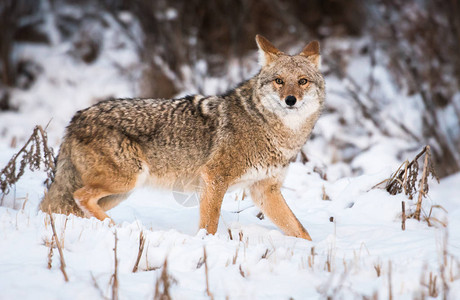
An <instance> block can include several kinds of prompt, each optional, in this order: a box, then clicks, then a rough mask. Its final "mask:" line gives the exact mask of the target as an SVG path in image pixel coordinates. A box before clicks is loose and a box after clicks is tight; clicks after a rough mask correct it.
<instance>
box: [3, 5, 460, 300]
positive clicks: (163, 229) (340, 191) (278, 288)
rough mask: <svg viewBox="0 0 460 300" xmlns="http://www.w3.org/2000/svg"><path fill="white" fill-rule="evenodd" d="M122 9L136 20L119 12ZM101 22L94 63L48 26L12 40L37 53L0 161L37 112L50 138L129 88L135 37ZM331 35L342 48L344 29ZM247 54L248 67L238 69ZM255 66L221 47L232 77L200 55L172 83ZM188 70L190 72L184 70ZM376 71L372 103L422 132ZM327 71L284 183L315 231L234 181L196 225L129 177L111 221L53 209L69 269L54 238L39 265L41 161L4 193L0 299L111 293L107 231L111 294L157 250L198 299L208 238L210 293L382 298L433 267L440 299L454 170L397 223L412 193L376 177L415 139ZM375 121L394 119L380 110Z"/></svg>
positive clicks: (454, 262)
mask: <svg viewBox="0 0 460 300" xmlns="http://www.w3.org/2000/svg"><path fill="white" fill-rule="evenodd" d="M69 13H75V12H74V11H69ZM176 13H177V12H175V11H165V13H164V18H165V19H167V20H172V19H174V18H175V17H176V15H175V14H176ZM121 18H122V19H123V20H124V21H125V22H127V23H129V24H132V23H135V21H134V20H133V19H132V17H131V16H130V15H129V13H127V12H126V13H123V15H122V16H121ZM108 22H109V24H110V26H109V28H110V29H107V30H105V31H103V32H102V36H101V39H102V40H103V43H102V44H103V48H102V49H101V51H102V52H101V55H100V57H99V58H98V59H97V60H96V61H95V62H94V63H92V64H85V63H84V62H81V61H79V60H78V59H76V58H75V57H73V56H72V54H71V53H70V52H69V51H70V49H71V46H70V44H69V43H70V41H67V42H66V41H61V42H60V43H57V41H58V40H59V38H58V37H56V38H55V39H56V43H57V44H56V45H55V46H54V47H44V46H37V45H27V44H25V45H22V46H21V47H19V48H18V49H17V53H16V54H17V55H18V56H20V57H23V58H27V57H33V58H34V60H38V61H40V62H41V63H42V64H41V66H42V67H43V74H42V76H40V77H39V79H38V80H37V82H35V84H34V85H33V86H32V87H31V88H30V89H28V90H19V89H18V90H14V91H13V92H12V100H13V105H14V106H16V107H18V111H17V112H1V113H0V168H2V167H3V166H4V165H6V163H7V162H8V161H9V159H10V158H11V157H12V156H13V154H14V153H16V152H17V151H18V150H19V149H20V147H21V146H22V144H23V143H24V142H25V141H26V139H27V138H28V136H29V135H30V133H31V132H32V128H33V127H34V126H35V125H37V124H40V125H42V126H45V125H46V124H48V123H49V126H48V129H47V131H48V135H49V141H50V144H51V145H52V146H53V147H54V148H55V149H58V147H59V144H60V141H61V138H62V135H63V132H64V128H65V126H66V124H67V123H68V121H69V120H70V118H71V116H72V115H73V114H74V113H75V111H77V110H79V109H82V108H84V107H87V106H89V105H91V104H93V103H95V102H97V101H98V100H100V99H103V98H106V97H110V96H116V97H134V96H136V95H137V93H138V92H139V91H138V86H137V84H136V83H137V82H138V81H139V78H140V74H141V72H142V62H141V61H140V58H139V57H138V56H137V54H136V51H135V45H134V44H133V41H132V40H130V39H129V38H128V37H127V36H126V33H125V32H124V31H122V30H121V29H120V28H119V27H118V26H116V24H114V23H111V21H110V19H108ZM47 26H52V25H49V24H48V25H47ZM132 26H137V25H136V24H132ZM53 40H54V39H53ZM361 42H362V41H357V44H359V43H361ZM337 43H338V44H339V45H341V47H344V48H347V47H349V43H350V41H345V40H341V41H338V42H337ZM332 44H333V43H332V42H331V45H332ZM324 48H325V49H327V45H326V47H324ZM350 48H352V47H350ZM160 65H161V64H160ZM248 65H249V66H251V67H250V69H251V68H252V69H251V71H248V70H247V69H245V68H246V67H247V66H248ZM350 66H351V67H350V74H351V75H352V76H354V79H355V80H356V81H359V82H361V81H365V78H367V76H368V75H369V72H372V70H371V68H370V67H369V62H368V61H366V60H365V59H363V58H362V57H358V56H356V57H355V60H354V61H353V62H352V64H351V65H350ZM326 67H327V66H326ZM255 68H257V62H256V60H255V55H254V56H252V57H250V58H249V61H248V62H245V63H244V64H241V63H240V62H238V61H236V60H231V61H229V72H228V73H229V75H228V77H229V78H230V79H228V78H210V77H206V70H207V65H206V62H205V61H198V62H197V64H196V65H195V66H183V68H182V70H183V74H182V75H183V77H185V79H184V88H183V90H182V91H181V92H180V94H181V95H183V94H187V93H190V92H196V91H197V90H198V89H202V90H203V91H204V92H205V93H206V94H213V93H215V92H216V91H218V92H221V91H223V90H225V88H227V87H228V86H229V85H230V84H229V81H230V82H232V83H233V82H236V81H237V80H238V78H239V76H241V74H243V75H244V76H245V77H248V76H249V74H255V72H256V69H255ZM126 70H129V72H128V71H126ZM196 72H198V73H199V78H198V79H197V78H192V77H193V75H194V74H195V73H196ZM373 72H374V73H373V76H375V78H376V82H377V83H378V84H377V85H376V87H375V88H374V90H373V93H383V95H386V99H388V103H386V104H385V103H382V107H380V108H379V109H381V110H382V111H383V114H382V115H384V116H395V118H396V119H401V120H406V119H407V120H408V123H409V125H410V126H409V127H408V128H409V129H411V130H412V131H413V132H421V131H420V130H419V129H420V126H421V125H420V124H421V123H420V122H421V121H420V120H421V119H420V115H417V114H414V113H408V111H409V110H414V111H416V110H417V107H418V106H417V105H418V102H417V101H418V100H417V99H404V101H400V99H403V98H402V96H401V95H398V92H397V90H396V89H395V86H394V83H392V82H391V78H390V76H389V75H388V72H386V71H385V69H383V68H381V67H377V68H376V69H375V70H374V71H373ZM197 82H199V83H200V85H202V86H196V83H197ZM326 82H327V89H328V90H327V91H328V96H327V109H326V111H325V113H324V115H323V116H322V117H321V118H320V120H319V122H318V124H317V125H316V128H315V130H314V133H313V135H312V139H311V140H310V141H309V142H308V143H307V145H306V146H305V147H304V151H305V153H306V155H307V157H308V158H309V161H308V162H307V163H305V164H304V163H301V162H295V163H292V164H291V166H290V168H289V171H288V173H287V177H286V180H285V182H284V186H283V189H282V192H283V195H284V196H285V198H286V200H287V202H288V204H289V206H290V207H291V209H292V210H293V211H294V213H295V214H296V215H297V217H298V218H299V220H300V221H301V223H302V224H303V225H304V226H305V227H306V228H307V230H308V231H309V233H310V235H311V236H312V238H313V241H312V242H310V241H306V240H302V239H297V238H294V237H289V236H285V235H284V234H283V233H282V232H281V231H280V230H279V229H278V228H277V227H276V226H275V225H274V224H273V223H272V222H271V221H269V220H267V219H266V218H265V219H262V220H260V219H259V218H258V217H257V215H258V213H259V210H258V209H257V208H256V207H255V206H254V204H253V203H252V201H251V199H250V197H248V196H247V195H245V196H244V195H243V191H242V190H236V191H234V192H231V193H228V194H227V195H226V196H225V199H224V202H223V206H222V214H221V218H220V222H219V229H218V232H217V233H216V234H215V235H206V234H205V233H204V232H203V231H200V230H198V217H199V212H198V207H197V203H196V202H193V201H191V202H190V203H188V204H187V205H182V204H181V203H182V202H181V201H182V200H181V201H179V200H178V199H177V194H175V193H173V191H169V190H152V189H146V188H144V189H137V190H136V191H135V192H133V194H132V195H131V196H130V197H129V198H128V199H127V200H126V201H125V202H123V203H122V204H120V205H119V206H117V207H115V208H114V209H112V210H111V211H109V212H108V214H109V215H110V216H111V217H112V218H113V219H114V220H115V222H116V226H112V225H110V224H109V222H107V221H105V222H100V221H98V220H96V219H83V218H78V217H75V216H63V215H54V218H55V223H56V230H57V234H58V237H59V239H60V240H61V241H62V245H63V255H64V258H65V262H66V272H67V274H68V276H69V282H65V281H64V277H63V275H62V273H61V271H60V269H59V266H60V262H59V254H58V251H57V249H54V251H53V252H54V254H53V256H52V267H51V269H48V268H47V264H48V253H49V244H50V242H51V240H52V231H51V226H50V224H49V217H48V216H47V215H46V214H44V213H43V212H41V211H39V210H38V204H39V202H40V201H41V198H42V197H43V194H44V186H43V184H42V183H43V181H44V180H45V177H46V175H45V172H43V171H40V172H30V171H27V172H26V173H25V174H24V175H23V177H22V178H21V180H20V181H19V182H18V183H17V184H16V185H15V186H14V187H13V189H12V191H11V193H10V194H8V195H6V196H5V198H4V199H3V200H2V202H1V203H0V291H1V292H0V299H83V298H84V299H100V298H101V299H102V298H110V297H111V288H112V287H111V286H112V283H111V282H112V281H111V278H112V274H113V273H114V251H113V248H114V242H115V236H114V233H115V232H116V235H117V238H118V245H117V259H118V270H117V272H118V281H119V285H120V287H119V296H120V298H121V299H147V298H149V299H151V298H152V297H153V295H154V291H155V284H156V282H157V281H158V280H159V278H160V275H161V272H162V271H163V264H164V261H165V259H167V262H168V273H169V274H170V275H171V276H172V277H173V278H174V283H173V284H172V286H171V288H170V293H171V295H172V297H173V299H208V298H209V296H208V295H207V294H206V289H207V287H206V272H205V264H203V257H204V250H205V251H206V253H207V260H206V265H207V268H208V281H209V290H210V292H211V293H212V294H213V296H214V298H215V299H226V298H228V299H288V298H294V299H325V298H327V297H332V298H333V299H357V298H359V299H360V298H363V297H367V298H372V297H373V296H374V295H377V297H378V298H379V299H385V298H389V296H390V295H389V293H390V285H391V293H392V296H393V298H394V299H413V298H417V297H419V298H422V296H423V295H425V296H427V295H428V282H429V276H430V273H432V274H433V276H436V278H437V279H436V280H437V282H436V287H437V292H438V294H437V295H436V296H434V297H433V298H442V297H443V295H444V294H443V293H444V291H443V284H442V276H445V278H446V279H445V280H446V284H447V287H448V288H449V294H448V297H447V299H456V298H460V280H459V279H460V264H459V259H460V232H459V230H458V229H459V228H460V197H459V194H460V174H454V175H451V176H450V177H447V178H444V179H443V180H442V181H441V182H440V184H437V183H436V182H434V181H430V182H429V184H430V191H429V193H428V197H427V198H424V200H423V216H428V215H429V214H430V210H431V223H432V225H433V226H429V225H428V223H427V222H425V221H422V222H418V221H416V220H413V219H409V220H407V221H406V230H405V231H402V230H401V202H402V201H405V202H406V209H407V211H408V212H409V211H413V210H414V207H415V200H410V199H408V198H407V197H406V196H404V195H396V196H391V195H389V194H388V193H387V192H386V191H385V190H382V189H379V188H374V187H375V186H376V185H377V184H378V183H380V182H382V181H383V180H385V179H387V178H388V177H389V176H390V175H391V173H392V172H393V171H395V170H396V169H397V168H398V167H399V165H400V164H401V163H402V162H403V161H404V160H405V159H412V158H413V154H414V153H416V152H418V151H420V147H418V145H414V143H413V142H409V141H408V140H407V139H406V138H405V136H404V134H403V133H402V132H400V131H397V130H396V131H395V132H396V133H395V134H394V135H392V136H385V135H383V134H381V133H379V132H378V131H377V130H376V129H375V127H374V126H373V125H372V124H369V123H368V122H363V117H362V115H361V114H360V112H359V109H358V108H357V106H356V104H355V103H354V102H353V101H352V100H350V99H348V98H347V97H345V96H344V95H345V93H346V91H345V87H344V83H343V82H342V81H340V80H339V79H337V78H335V77H332V76H331V77H327V78H326ZM367 88H368V87H367V86H366V84H363V86H362V89H363V90H366V89H367ZM406 100H407V101H406ZM384 104H385V105H384ZM448 113H449V114H451V113H452V112H451V111H447V112H446V114H448ZM409 118H410V119H409ZM383 121H384V122H385V124H386V126H388V128H390V129H391V128H392V127H391V123H392V121H391V120H390V119H388V120H387V119H385V120H383ZM448 126H450V125H449V124H447V123H446V127H448ZM452 130H456V128H452ZM14 139H16V145H13V147H11V146H10V145H11V143H12V141H13V140H14ZM344 149H346V150H344ZM320 173H322V174H320ZM326 178H327V179H326ZM325 196H327V197H325ZM324 197H325V198H327V199H328V200H323V198H324ZM0 199H1V198H0ZM443 224H444V225H446V226H445V227H444V226H443ZM229 231H230V232H231V237H230V234H229ZM141 232H143V233H144V235H145V238H146V243H145V249H144V252H143V254H142V257H141V260H140V263H139V271H138V272H136V273H133V272H132V269H133V266H134V264H135V260H136V257H137V254H138V245H139V235H140V233H141ZM443 251H446V253H447V254H446V255H445V256H444V255H443ZM444 260H445V261H444ZM442 265H444V266H445V269H443V268H442V267H441V266H442ZM377 270H379V272H380V274H378V272H377ZM378 275H380V276H378Z"/></svg>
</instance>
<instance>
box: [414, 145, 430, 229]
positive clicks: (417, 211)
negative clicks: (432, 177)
mask: <svg viewBox="0 0 460 300" xmlns="http://www.w3.org/2000/svg"><path fill="white" fill-rule="evenodd" d="M425 149H426V153H425V161H424V165H423V172H422V178H421V179H420V190H419V192H418V201H417V207H416V209H415V218H416V219H417V220H418V221H420V211H421V210H422V197H423V196H424V194H425V191H424V188H425V182H426V179H427V176H428V174H427V169H428V153H429V151H430V146H426V147H425Z"/></svg>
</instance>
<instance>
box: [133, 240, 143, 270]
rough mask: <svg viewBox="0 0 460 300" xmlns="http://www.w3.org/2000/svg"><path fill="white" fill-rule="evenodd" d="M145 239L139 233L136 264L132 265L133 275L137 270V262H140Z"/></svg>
mask: <svg viewBox="0 0 460 300" xmlns="http://www.w3.org/2000/svg"><path fill="white" fill-rule="evenodd" d="M144 245H145V237H144V232H143V231H141V232H140V233H139V251H138V252H137V258H136V262H135V263H134V267H133V273H135V272H137V270H138V269H139V262H140V261H141V257H142V253H143V252H144Z"/></svg>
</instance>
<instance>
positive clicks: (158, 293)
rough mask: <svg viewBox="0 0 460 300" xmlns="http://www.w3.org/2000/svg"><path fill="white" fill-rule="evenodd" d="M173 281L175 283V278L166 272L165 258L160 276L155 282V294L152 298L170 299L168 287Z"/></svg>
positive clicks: (159, 299) (166, 262)
mask: <svg viewBox="0 0 460 300" xmlns="http://www.w3.org/2000/svg"><path fill="white" fill-rule="evenodd" d="M174 283H176V280H175V279H174V278H173V277H172V276H171V275H170V274H168V259H165V262H164V264H163V270H162V271H161V275H160V278H158V280H157V282H156V284H155V294H154V296H153V299H155V300H170V299H172V297H171V293H170V291H169V289H170V288H171V286H172V285H173V284H174Z"/></svg>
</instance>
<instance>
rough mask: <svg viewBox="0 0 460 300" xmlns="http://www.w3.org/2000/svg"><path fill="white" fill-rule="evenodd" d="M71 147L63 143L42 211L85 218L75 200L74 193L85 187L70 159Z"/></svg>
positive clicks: (41, 205)
mask: <svg viewBox="0 0 460 300" xmlns="http://www.w3.org/2000/svg"><path fill="white" fill-rule="evenodd" d="M70 148H71V147H70V145H69V143H68V142H67V141H64V142H63V143H62V146H61V149H60V150H59V155H58V157H57V159H56V161H57V164H56V174H55V177H54V181H53V182H52V183H51V186H50V188H49V190H48V192H46V193H45V197H44V198H43V201H42V202H41V203H40V209H41V210H42V211H44V212H52V213H63V214H67V215H68V214H74V215H77V216H83V211H82V210H81V209H80V208H79V207H78V205H77V203H76V202H75V200H74V198H73V193H74V192H75V191H76V190H77V189H79V188H81V187H82V186H83V183H82V181H81V178H80V175H79V173H78V172H77V170H76V168H75V166H74V164H73V163H72V161H71V159H70V151H71V149H70Z"/></svg>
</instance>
